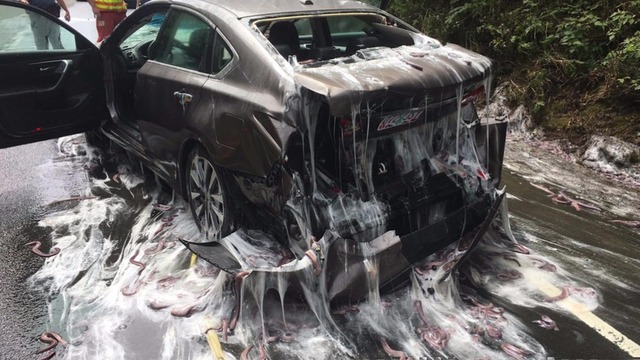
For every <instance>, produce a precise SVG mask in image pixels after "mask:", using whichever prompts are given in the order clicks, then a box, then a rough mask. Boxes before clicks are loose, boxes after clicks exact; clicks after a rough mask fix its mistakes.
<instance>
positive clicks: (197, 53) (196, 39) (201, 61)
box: [155, 12, 214, 72]
mask: <svg viewBox="0 0 640 360" xmlns="http://www.w3.org/2000/svg"><path fill="white" fill-rule="evenodd" d="M213 34H214V32H213V29H212V28H211V27H209V25H207V23H205V22H204V21H203V20H201V19H199V18H197V17H195V16H193V15H191V14H188V13H184V12H174V13H172V14H171V15H170V17H169V19H167V24H166V26H165V27H164V28H163V29H162V31H161V33H160V34H159V36H158V41H159V45H158V54H157V56H156V57H155V60H156V61H159V62H161V63H165V64H169V65H174V66H178V67H181V68H184V69H189V70H196V71H201V72H207V71H208V69H207V64H208V61H207V59H208V58H209V55H208V54H210V53H211V50H210V49H211V43H212V40H213Z"/></svg>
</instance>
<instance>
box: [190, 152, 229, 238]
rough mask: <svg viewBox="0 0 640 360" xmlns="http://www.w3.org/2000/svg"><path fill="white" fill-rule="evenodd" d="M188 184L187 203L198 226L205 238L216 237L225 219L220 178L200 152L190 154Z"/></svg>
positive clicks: (221, 229)
mask: <svg viewBox="0 0 640 360" xmlns="http://www.w3.org/2000/svg"><path fill="white" fill-rule="evenodd" d="M188 186H189V187H188V191H189V193H188V196H189V204H190V207H191V211H192V212H193V216H194V218H195V220H196V222H197V224H198V227H199V228H200V230H201V231H202V232H203V233H204V235H205V238H206V239H207V240H214V239H218V238H219V237H220V235H221V233H222V231H223V228H224V225H225V220H226V218H225V215H226V214H225V204H224V190H223V185H222V179H221V178H220V175H219V174H218V172H217V171H216V168H215V167H214V165H213V164H212V163H211V161H209V159H207V158H206V157H204V156H202V155H201V154H200V152H195V154H194V156H192V159H191V164H190V168H189V183H188Z"/></svg>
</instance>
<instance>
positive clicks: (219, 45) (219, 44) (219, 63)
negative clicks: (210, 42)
mask: <svg viewBox="0 0 640 360" xmlns="http://www.w3.org/2000/svg"><path fill="white" fill-rule="evenodd" d="M213 53H214V55H213V56H214V59H213V68H212V69H211V72H212V73H214V74H217V73H219V72H220V71H222V69H224V68H225V67H226V66H227V65H229V63H231V61H232V60H233V52H232V51H231V47H230V46H229V44H227V42H226V41H225V40H224V39H223V38H222V36H220V34H217V36H216V44H215V49H214V52H213Z"/></svg>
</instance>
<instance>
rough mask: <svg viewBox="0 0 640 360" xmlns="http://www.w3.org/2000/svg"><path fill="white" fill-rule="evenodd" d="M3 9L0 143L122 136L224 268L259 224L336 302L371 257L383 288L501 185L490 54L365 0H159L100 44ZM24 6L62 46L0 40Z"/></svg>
mask: <svg viewBox="0 0 640 360" xmlns="http://www.w3.org/2000/svg"><path fill="white" fill-rule="evenodd" d="M377 5H380V4H377ZM0 8H1V11H0V13H12V14H13V13H15V16H14V17H13V18H10V19H2V20H0V23H1V22H4V23H5V24H4V25H2V31H1V33H2V35H0V37H2V38H3V39H5V40H1V41H0V78H1V79H2V81H1V82H0V145H1V146H2V147H7V146H14V145H18V144H23V143H28V142H33V141H39V140H44V139H48V138H52V137H58V136H62V135H68V134H71V133H77V132H84V131H87V132H88V140H90V141H91V142H93V143H104V142H110V143H113V144H116V145H118V146H121V147H123V148H124V149H126V150H127V151H128V152H130V153H131V154H132V155H133V156H135V157H136V158H138V159H140V160H141V162H142V163H143V164H144V165H145V166H146V167H147V168H149V169H151V170H152V171H153V172H154V173H155V174H157V175H158V176H159V177H160V178H161V179H162V180H164V181H165V182H166V183H168V184H169V185H170V186H171V187H172V188H173V189H174V190H175V191H176V192H177V193H179V194H181V195H182V196H183V197H184V198H185V200H186V201H187V202H188V203H189V206H190V210H191V212H192V214H193V217H194V219H195V221H196V223H197V225H198V227H199V228H200V230H201V233H202V240H203V243H200V244H198V243H189V242H185V243H184V244H185V246H187V247H188V248H190V249H191V250H192V251H193V252H195V253H197V254H198V255H200V256H201V257H202V258H204V259H205V260H207V261H209V262H211V263H213V264H215V265H216V266H219V267H221V268H222V269H223V270H225V271H227V272H230V273H232V274H237V273H238V272H239V271H240V270H242V269H244V268H245V267H246V266H247V259H246V258H244V255H243V254H242V251H241V250H240V248H241V247H240V246H237V244H236V245H234V242H235V241H244V242H249V243H251V242H252V236H253V235H255V234H256V233H260V234H265V236H266V237H268V238H269V239H273V241H274V242H275V243H276V244H278V246H279V247H281V248H283V249H285V251H287V252H288V253H289V254H290V256H291V257H290V259H291V260H292V261H291V263H295V264H298V265H295V266H294V265H290V266H289V268H290V269H291V270H292V271H294V270H295V269H299V268H301V267H306V268H315V269H314V271H317V272H318V273H322V279H323V281H324V283H325V285H326V294H327V295H326V296H327V299H328V300H330V301H331V302H332V303H341V302H347V301H354V300H358V299H362V298H363V297H366V296H367V291H368V290H367V285H366V279H367V276H368V275H367V274H369V273H371V272H372V267H375V273H376V275H377V277H378V278H379V284H380V288H381V289H383V290H384V289H391V288H393V287H394V286H396V285H397V284H400V283H402V282H403V281H404V280H406V278H407V276H406V275H407V273H408V272H409V270H410V269H411V266H412V265H413V264H415V263H416V262H417V261H419V260H421V259H424V258H425V257H426V256H429V255H430V254H434V253H437V252H439V251H442V250H443V249H445V248H447V247H449V246H450V245H451V244H457V245H456V249H457V250H456V253H455V256H454V257H453V260H452V261H451V263H450V264H446V265H445V266H449V268H450V269H453V268H454V267H455V266H456V264H457V263H459V261H462V260H463V259H464V256H465V254H467V253H468V252H469V251H470V250H471V249H472V248H473V246H474V245H475V244H476V243H477V242H478V240H479V238H480V237H481V236H482V234H483V232H484V231H485V230H486V229H487V227H488V226H489V223H490V222H491V221H492V220H493V218H494V217H495V214H496V210H497V208H498V206H499V204H500V202H501V200H502V196H501V195H500V192H499V191H497V190H496V188H497V186H498V184H499V182H500V175H501V174H500V171H501V166H502V156H503V151H504V139H505V133H506V124H505V123H501V122H490V121H488V120H484V119H479V117H478V115H477V114H476V110H475V107H474V100H476V99H477V98H481V99H483V100H484V99H485V97H486V99H487V101H488V99H489V95H490V93H491V82H492V76H493V71H494V68H493V63H492V62H491V61H490V60H489V59H488V58H486V57H484V56H481V55H478V54H476V53H473V52H471V51H469V50H466V49H464V48H462V47H459V46H456V45H453V44H447V45H443V44H442V43H440V42H439V41H437V40H435V39H433V38H430V37H428V36H426V35H424V34H422V33H420V32H419V31H418V30H416V29H414V28H413V27H411V26H409V25H408V24H406V23H404V22H403V21H402V20H400V19H398V18H396V17H394V16H393V15H391V14H389V13H387V12H385V11H384V10H383V9H381V8H379V7H377V6H372V5H368V4H365V3H361V2H358V1H338V0H305V1H298V0H291V1H284V0H274V1H261V0H260V1H252V0H246V1H235V0H173V1H166V0H154V1H153V2H151V3H149V4H147V5H145V6H143V7H141V8H140V9H138V10H136V11H135V12H133V13H132V14H131V15H130V16H129V17H128V18H127V19H126V20H125V21H123V22H122V23H121V24H120V25H119V26H118V27H117V28H116V29H115V31H114V32H113V34H112V35H111V36H110V37H109V38H108V39H107V40H106V41H104V42H103V43H102V44H101V46H100V49H97V48H96V47H95V46H94V45H93V44H92V43H91V42H90V41H88V40H87V39H85V38H83V37H82V36H81V35H79V34H78V33H76V32H75V31H74V30H73V29H72V28H70V27H69V26H67V25H66V24H63V23H62V22H60V21H58V20H57V19H53V18H52V17H50V16H48V15H47V14H45V13H44V12H42V11H39V10H38V9H35V8H32V7H29V6H28V5H24V4H19V3H15V2H8V1H5V0H0ZM25 12H26V13H29V14H30V15H31V16H40V17H43V18H46V20H48V21H51V22H55V23H57V24H58V25H59V26H60V27H61V30H62V33H63V36H62V37H63V44H64V45H65V48H64V49H60V50H49V51H36V50H35V46H34V47H33V48H30V47H28V46H22V47H21V46H20V45H19V44H18V45H16V44H15V43H13V42H11V41H9V40H8V39H13V38H15V36H17V34H13V33H12V31H13V32H14V33H16V32H17V31H24V27H20V26H15V25H13V26H9V25H6V24H7V21H9V20H10V21H13V22H18V20H19V19H20V17H24V16H25ZM27 19H28V17H27ZM12 24H13V23H12ZM266 247H268V246H266ZM266 247H265V251H267V249H266ZM282 267H283V268H287V266H286V265H283V266H282ZM294 268H295V269H294ZM256 271H258V270H256ZM265 271H279V270H274V269H271V270H265Z"/></svg>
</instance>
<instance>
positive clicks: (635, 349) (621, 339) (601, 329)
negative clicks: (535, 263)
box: [527, 276, 640, 358]
mask: <svg viewBox="0 0 640 360" xmlns="http://www.w3.org/2000/svg"><path fill="white" fill-rule="evenodd" d="M527 280H528V281H531V282H532V283H533V284H535V285H536V286H537V287H538V289H539V290H540V291H541V292H542V293H544V294H545V295H547V296H549V297H553V296H558V295H560V293H561V292H562V290H560V289H559V288H557V287H556V286H554V285H553V284H550V283H548V282H547V281H545V280H544V279H541V278H540V277H537V276H529V277H527ZM556 304H558V305H560V306H561V307H563V308H564V309H565V310H567V311H569V312H570V313H571V314H573V315H574V316H575V317H577V318H578V319H580V320H581V321H582V322H584V323H585V324H587V325H588V326H589V327H590V328H592V329H594V330H595V331H596V332H598V333H599V334H600V335H602V337H604V338H605V339H607V340H609V341H610V342H611V343H613V344H615V345H616V346H617V347H619V348H620V349H621V350H622V351H624V352H626V353H628V354H629V355H631V356H632V357H634V358H640V346H638V344H636V343H635V342H634V341H633V340H631V339H629V338H628V337H626V336H625V335H624V334H622V333H621V332H619V331H618V330H616V329H615V328H614V327H613V326H611V325H609V324H607V323H606V322H605V321H604V320H602V319H601V318H600V317H598V316H597V315H595V314H594V313H592V312H591V311H590V310H589V309H587V308H586V306H584V305H583V304H581V303H579V302H577V301H576V300H574V299H572V298H571V297H568V298H566V299H563V300H560V301H557V302H556Z"/></svg>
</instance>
